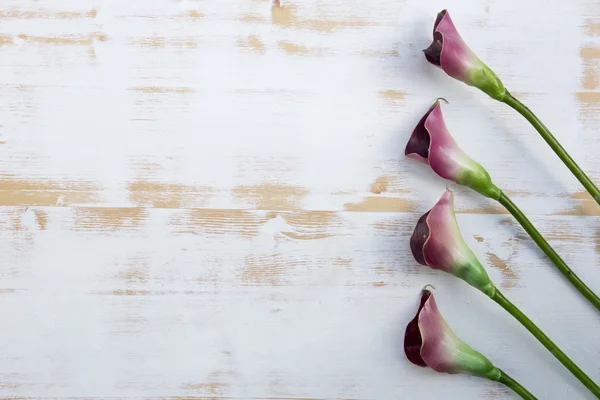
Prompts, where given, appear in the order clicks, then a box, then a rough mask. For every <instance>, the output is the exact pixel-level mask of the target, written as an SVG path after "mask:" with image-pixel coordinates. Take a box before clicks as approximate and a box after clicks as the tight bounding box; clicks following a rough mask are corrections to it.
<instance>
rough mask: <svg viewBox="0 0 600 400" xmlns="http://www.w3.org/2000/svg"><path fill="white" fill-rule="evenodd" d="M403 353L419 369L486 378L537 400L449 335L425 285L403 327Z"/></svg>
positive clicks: (454, 336)
mask: <svg viewBox="0 0 600 400" xmlns="http://www.w3.org/2000/svg"><path fill="white" fill-rule="evenodd" d="M404 354H406V358H408V360H409V361H410V362H411V363H413V364H415V365H418V366H420V367H429V368H431V369H433V370H434V371H437V372H442V373H447V374H458V373H466V374H470V375H474V376H478V377H481V378H486V379H489V380H492V381H496V382H500V383H502V384H504V385H506V386H507V387H509V388H510V389H512V390H513V391H514V392H515V393H517V394H518V395H520V396H521V397H522V398H523V399H525V400H537V399H536V397H535V396H534V395H532V394H531V393H530V392H529V391H527V389H525V388H524V387H523V386H522V385H520V384H519V383H518V382H517V381H515V380H514V379H512V378H511V377H510V376H508V375H507V374H506V373H505V372H504V371H502V370H500V369H499V368H497V367H495V366H494V364H492V362H491V361H490V360H488V359H487V358H486V357H485V356H484V355H483V354H481V353H480V352H478V351H477V350H474V349H473V348H472V347H471V346H469V345H468V344H466V343H465V342H463V341H462V340H460V339H459V338H458V337H457V336H456V335H455V334H454V332H452V330H451V329H450V327H449V326H448V324H447V323H446V321H445V320H444V318H443V317H442V315H441V314H440V311H439V310H438V308H437V304H436V302H435V298H434V297H433V293H432V291H431V290H429V288H428V287H427V286H426V287H425V288H423V290H422V291H421V300H420V302H419V308H418V310H417V314H416V315H415V317H414V318H413V319H412V320H411V321H410V322H409V323H408V325H407V326H406V331H405V333H404Z"/></svg>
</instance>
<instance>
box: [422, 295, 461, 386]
mask: <svg viewBox="0 0 600 400" xmlns="http://www.w3.org/2000/svg"><path fill="white" fill-rule="evenodd" d="M418 318H419V332H420V334H421V339H422V345H421V358H422V360H423V361H424V362H425V364H427V366H428V367H430V368H432V369H433V370H434V371H437V372H446V373H449V374H454V373H457V372H460V369H459V368H457V354H458V346H459V345H460V344H461V343H462V342H461V341H460V340H459V339H458V338H457V337H456V336H455V335H454V333H453V332H452V331H451V330H450V327H449V326H448V324H447V323H446V321H444V318H442V315H441V314H440V312H439V310H438V308H437V304H436V303H435V298H434V297H433V295H430V296H429V298H428V299H427V300H426V301H425V304H423V306H422V308H421V310H420V313H419V316H418Z"/></svg>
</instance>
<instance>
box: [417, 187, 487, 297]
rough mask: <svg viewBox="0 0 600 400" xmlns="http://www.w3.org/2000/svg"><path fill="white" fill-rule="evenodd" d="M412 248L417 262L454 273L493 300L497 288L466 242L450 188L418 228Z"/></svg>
mask: <svg viewBox="0 0 600 400" xmlns="http://www.w3.org/2000/svg"><path fill="white" fill-rule="evenodd" d="M410 249H411V251H412V253H413V256H414V257H415V259H416V260H417V262H418V263H420V264H422V265H425V266H428V267H431V268H433V269H438V270H441V271H444V272H447V273H449V274H452V275H454V276H456V277H458V278H460V279H462V280H464V281H465V282H467V283H468V284H469V285H471V286H473V287H475V288H477V289H479V290H481V291H482V292H483V293H485V294H487V295H488V296H490V297H493V296H494V294H495V293H496V287H495V286H494V284H493V283H492V281H491V280H490V277H489V276H488V274H487V272H486V271H485V268H483V266H482V265H481V263H480V262H479V260H478V259H477V257H476V256H475V254H473V252H472V251H471V249H470V248H469V246H467V243H465V240H464V239H463V237H462V235H461V233H460V229H459V227H458V222H457V221H456V214H455V213H454V194H453V193H452V191H450V190H449V189H447V190H446V193H444V194H443V196H442V197H441V198H440V200H439V201H438V202H437V203H436V204H435V205H434V206H433V208H432V209H431V210H429V211H427V212H426V213H425V214H423V216H421V218H419V221H418V222H417V225H416V226H415V230H414V232H413V234H412V237H411V238H410Z"/></svg>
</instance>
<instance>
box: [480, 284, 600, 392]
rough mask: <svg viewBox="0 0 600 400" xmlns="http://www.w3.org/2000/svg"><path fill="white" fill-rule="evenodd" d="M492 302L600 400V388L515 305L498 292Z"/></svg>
mask: <svg viewBox="0 0 600 400" xmlns="http://www.w3.org/2000/svg"><path fill="white" fill-rule="evenodd" d="M492 300H494V301H495V302H496V303H498V304H499V305H500V306H501V307H502V308H504V309H505V310H506V311H508V312H509V313H510V314H511V315H512V316H513V317H515V318H516V319H517V321H519V322H520V323H521V324H522V325H523V326H524V327H525V328H526V329H527V330H528V331H529V332H531V334H532V335H533V336H535V338H536V339H537V340H539V342H540V343H541V344H543V345H544V347H545V348H547V349H548V351H550V353H552V354H553V355H554V357H556V359H557V360H558V361H560V362H561V363H562V365H564V366H565V367H566V368H567V369H568V370H569V371H571V373H572V374H573V375H574V376H575V377H576V378H577V379H579V381H580V382H581V383H583V384H584V385H585V387H587V388H588V389H589V390H590V392H592V393H593V394H594V395H595V396H596V398H598V399H600V387H599V386H598V385H596V384H595V383H594V381H592V380H591V379H590V377H589V376H587V375H586V374H585V373H584V372H583V371H582V370H581V369H580V368H579V367H578V366H577V364H575V363H574V362H573V361H572V360H571V359H570V358H569V357H567V355H566V354H565V353H563V352H562V350H561V349H560V348H559V347H558V346H557V345H556V344H554V342H553V341H552V340H550V338H549V337H548V336H546V335H545V334H544V332H542V330H541V329H540V328H538V327H537V326H536V325H535V324H534V323H533V322H532V321H531V320H530V319H529V318H527V316H526V315H525V314H523V313H522V312H521V310H519V309H518V308H517V307H516V306H515V305H514V304H512V303H511V302H510V301H508V299H507V298H506V297H504V295H503V294H502V293H501V292H500V291H499V290H496V293H495V294H494V295H493V296H492Z"/></svg>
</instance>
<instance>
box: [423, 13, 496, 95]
mask: <svg viewBox="0 0 600 400" xmlns="http://www.w3.org/2000/svg"><path fill="white" fill-rule="evenodd" d="M423 53H425V58H426V59H427V61H429V62H430V63H432V64H433V65H436V66H438V67H440V68H441V69H443V70H444V72H446V73H447V74H448V75H450V76H451V77H453V78H455V79H458V80H459V81H462V82H464V83H466V84H467V85H470V86H475V87H476V88H478V89H481V90H482V91H483V92H485V93H487V94H488V95H489V96H490V97H492V98H494V99H496V100H502V99H503V98H504V96H505V95H506V93H507V92H506V89H505V88H504V85H503V84H502V81H501V80H500V78H498V77H497V76H496V74H495V73H494V71H492V70H491V69H490V68H489V67H488V66H487V65H485V64H484V63H483V61H481V60H480V59H479V57H477V56H476V55H475V53H473V51H472V50H471V49H470V48H469V46H467V44H466V43H465V41H464V40H463V39H462V37H461V36H460V34H459V33H458V31H457V30H456V27H455V26H454V23H453V22H452V19H451V18H450V14H449V13H448V11H446V10H442V11H441V12H440V13H438V15H437V18H436V20H435V24H434V25H433V41H432V43H431V45H429V47H428V48H426V49H425V50H423Z"/></svg>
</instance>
